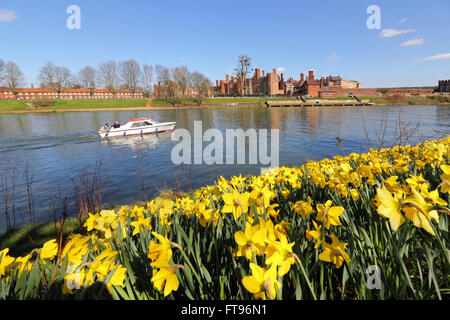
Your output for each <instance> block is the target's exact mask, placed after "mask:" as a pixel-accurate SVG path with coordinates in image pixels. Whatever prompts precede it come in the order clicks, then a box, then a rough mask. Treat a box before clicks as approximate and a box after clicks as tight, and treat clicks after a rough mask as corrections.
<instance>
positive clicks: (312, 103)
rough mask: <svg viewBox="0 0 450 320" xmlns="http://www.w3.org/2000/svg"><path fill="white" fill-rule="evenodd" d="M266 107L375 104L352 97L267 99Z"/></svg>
mask: <svg viewBox="0 0 450 320" xmlns="http://www.w3.org/2000/svg"><path fill="white" fill-rule="evenodd" d="M265 104H266V106H267V107H341V106H372V105H375V104H374V103H373V102H370V100H361V99H359V98H357V97H354V99H353V100H325V99H311V100H305V99H300V100H267V101H266V102H265Z"/></svg>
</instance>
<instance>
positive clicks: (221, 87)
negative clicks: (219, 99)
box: [220, 80, 225, 93]
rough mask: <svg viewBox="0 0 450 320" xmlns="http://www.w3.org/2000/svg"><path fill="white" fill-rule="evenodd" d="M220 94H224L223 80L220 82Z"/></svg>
mask: <svg viewBox="0 0 450 320" xmlns="http://www.w3.org/2000/svg"><path fill="white" fill-rule="evenodd" d="M220 92H221V93H225V85H224V83H223V80H220Z"/></svg>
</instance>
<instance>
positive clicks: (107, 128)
mask: <svg viewBox="0 0 450 320" xmlns="http://www.w3.org/2000/svg"><path fill="white" fill-rule="evenodd" d="M103 128H104V129H105V130H111V126H110V125H109V123H108V122H107V123H105V126H104V127H103Z"/></svg>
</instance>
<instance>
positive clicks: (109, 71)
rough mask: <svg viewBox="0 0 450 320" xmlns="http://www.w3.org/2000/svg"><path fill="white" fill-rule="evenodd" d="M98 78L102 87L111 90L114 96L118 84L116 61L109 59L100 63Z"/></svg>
mask: <svg viewBox="0 0 450 320" xmlns="http://www.w3.org/2000/svg"><path fill="white" fill-rule="evenodd" d="M99 78H100V82H101V84H102V85H103V87H105V89H107V90H108V91H109V92H111V93H112V94H113V96H114V98H115V97H116V93H117V90H118V89H119V85H120V83H119V73H118V67H117V63H116V62H115V61H114V60H110V61H107V62H104V63H102V64H100V66H99Z"/></svg>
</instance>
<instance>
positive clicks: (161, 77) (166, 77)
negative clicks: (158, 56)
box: [155, 64, 172, 98]
mask: <svg viewBox="0 0 450 320" xmlns="http://www.w3.org/2000/svg"><path fill="white" fill-rule="evenodd" d="M155 73H156V80H157V81H158V98H167V96H168V92H167V91H168V88H167V87H168V85H169V83H170V82H171V80H172V78H171V73H170V70H169V69H168V68H167V67H165V66H162V65H160V64H157V65H156V66H155Z"/></svg>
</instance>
